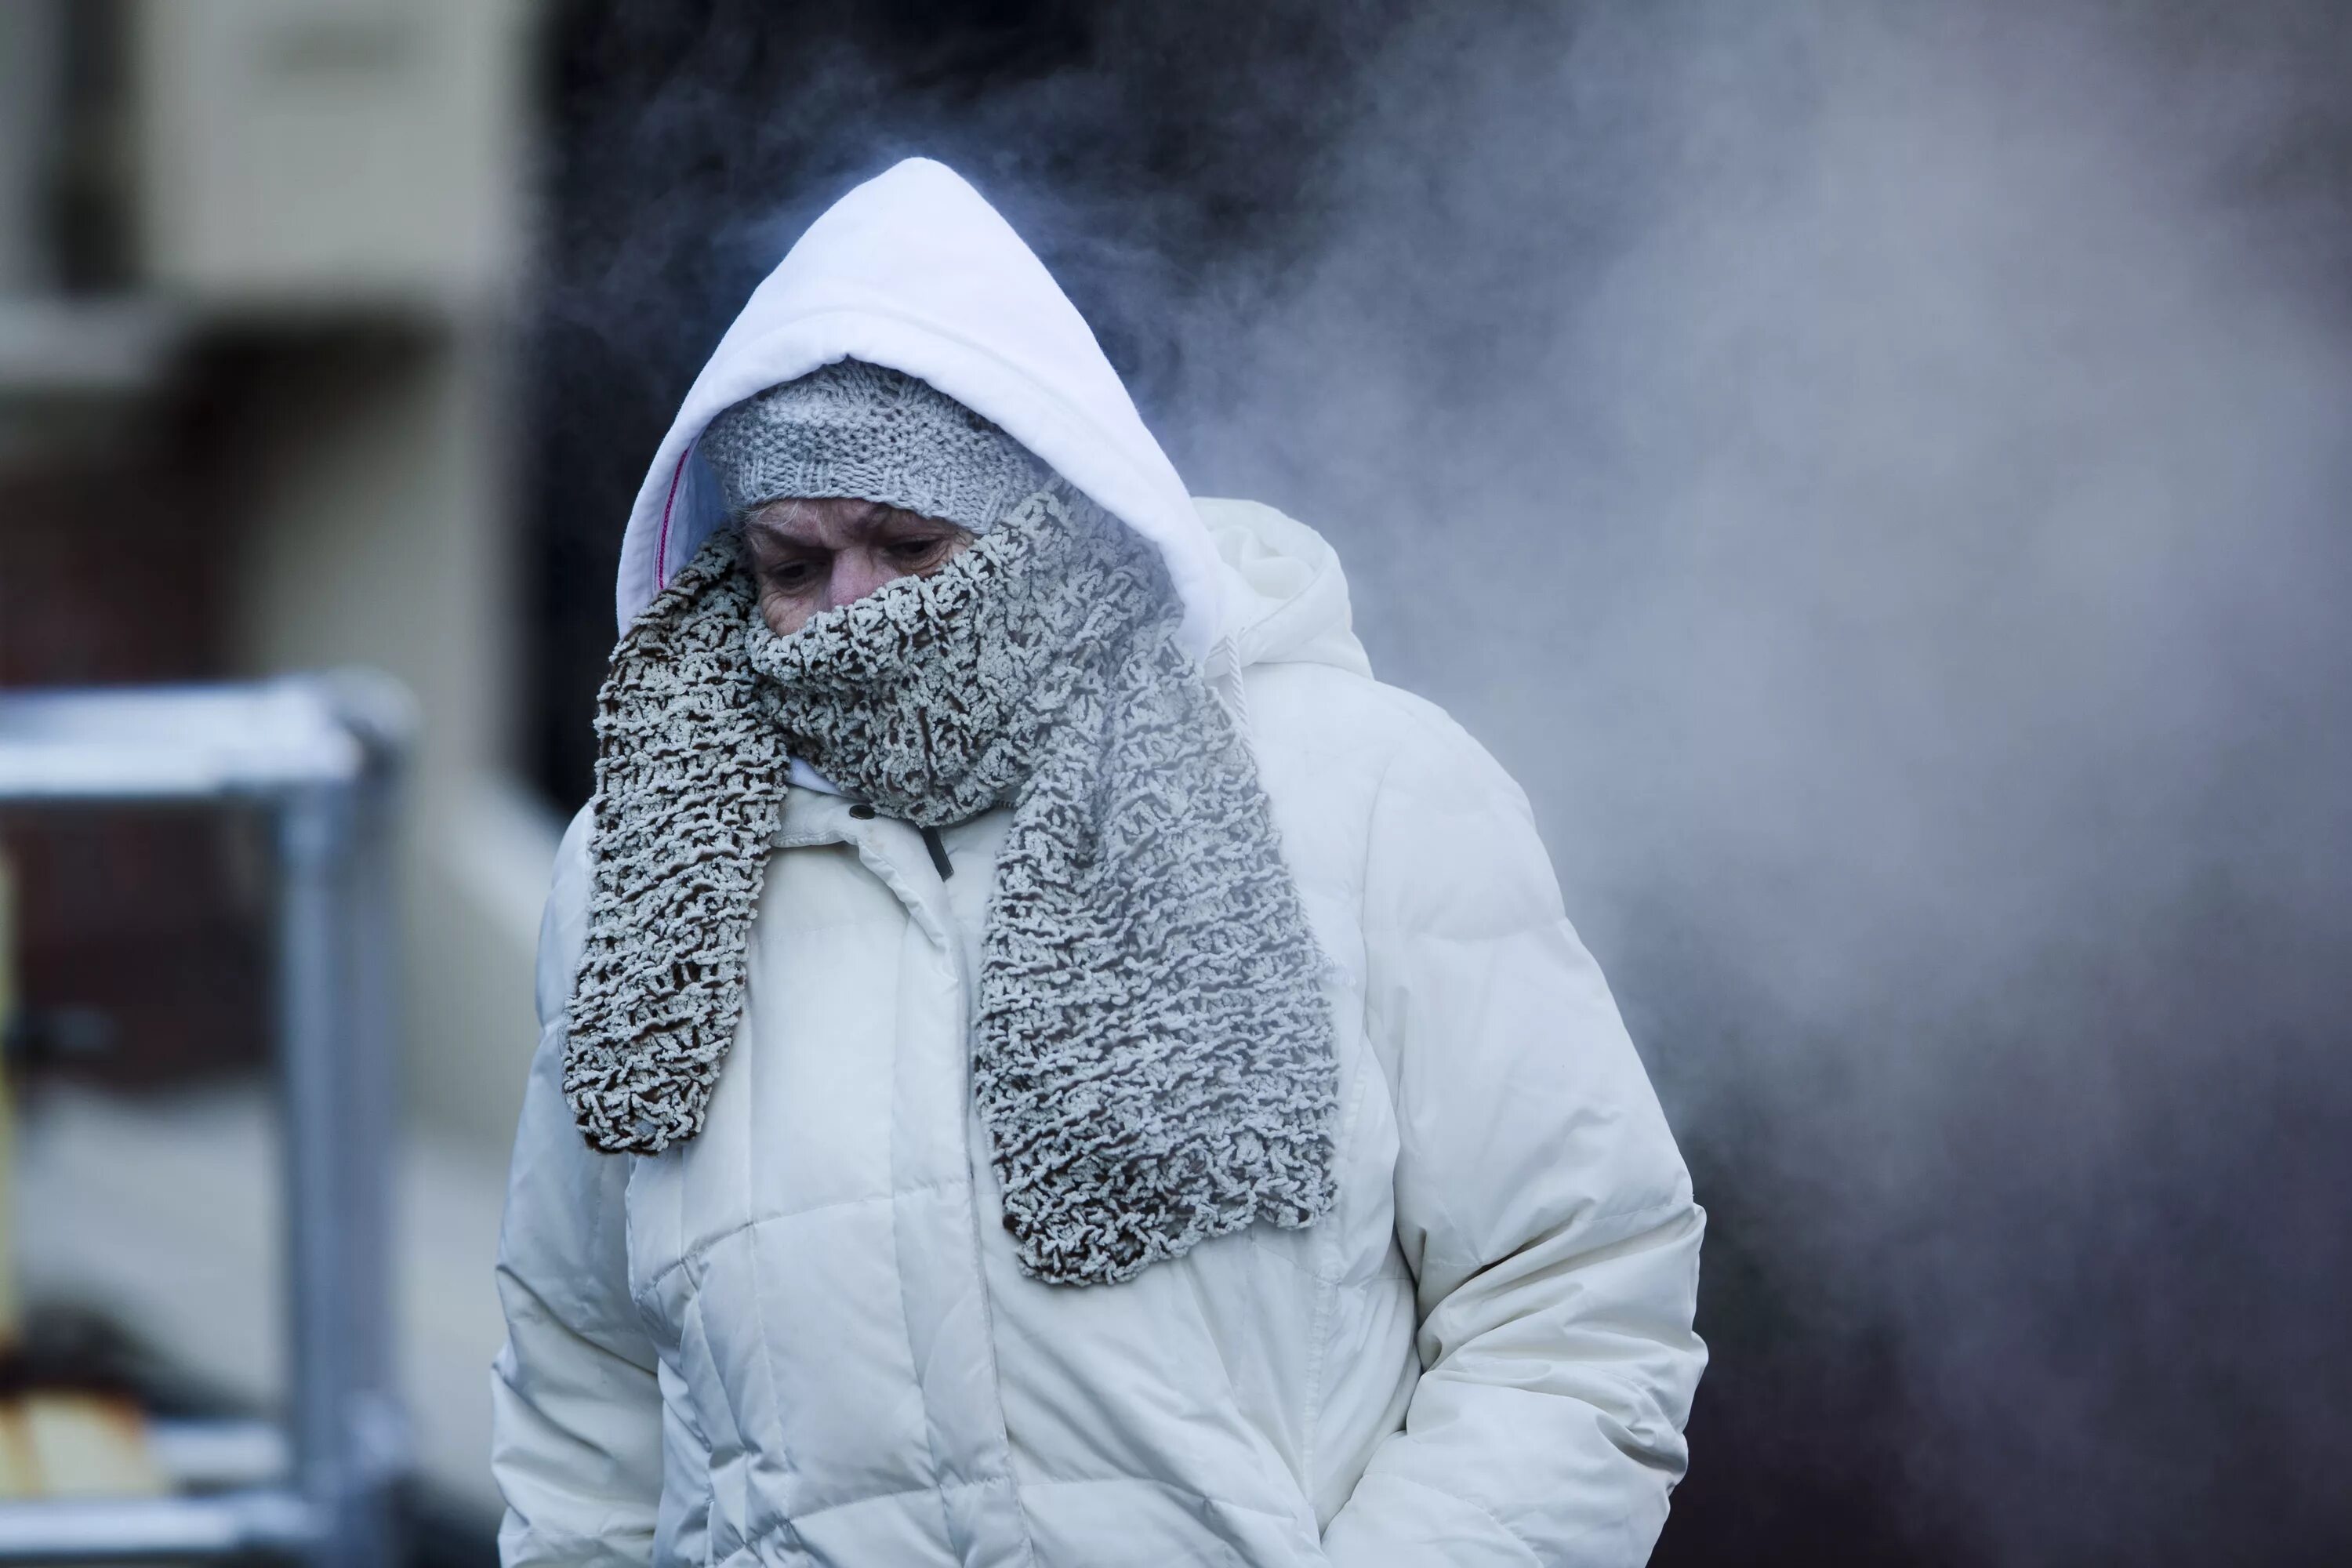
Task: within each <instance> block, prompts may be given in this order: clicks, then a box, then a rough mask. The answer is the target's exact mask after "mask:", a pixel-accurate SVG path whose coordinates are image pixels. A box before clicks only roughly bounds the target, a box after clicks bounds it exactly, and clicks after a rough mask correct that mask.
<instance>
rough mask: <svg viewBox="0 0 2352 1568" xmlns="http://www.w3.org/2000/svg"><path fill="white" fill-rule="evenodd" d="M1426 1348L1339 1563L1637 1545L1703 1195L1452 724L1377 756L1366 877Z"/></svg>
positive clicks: (1686, 1329) (1675, 1379) (1447, 1566)
mask: <svg viewBox="0 0 2352 1568" xmlns="http://www.w3.org/2000/svg"><path fill="white" fill-rule="evenodd" d="M1364 898H1365V909H1366V913H1365V932H1366V942H1367V952H1366V963H1367V969H1368V977H1369V978H1368V993H1367V1007H1368V1013H1369V1016H1368V1020H1367V1022H1368V1026H1369V1028H1370V1035H1371V1038H1372V1041H1373V1044H1374V1046H1375V1048H1376V1049H1377V1050H1378V1052H1379V1054H1380V1055H1381V1058H1382V1061H1383V1066H1384V1067H1385V1068H1387V1070H1388V1072H1389V1074H1390V1077H1391V1082H1392V1084H1393V1087H1394V1089H1395V1094H1396V1104H1397V1116H1398V1121H1399V1132H1400V1152H1399V1156H1398V1162H1397V1168H1396V1186H1395V1191H1396V1214H1397V1239H1398V1242H1399V1244H1400V1245H1401V1247H1402V1249H1403V1253H1404V1257H1405V1259H1406V1261H1407V1262H1408V1264H1409V1265H1410V1266H1411V1268H1412V1273H1413V1278H1414V1280H1415V1285H1416V1294H1417V1310H1418V1312H1419V1318H1420V1332H1419V1337H1418V1342H1417V1343H1418V1349H1419V1351H1420V1356H1421V1363H1422V1367H1423V1372H1422V1376H1421V1378H1420V1381H1419V1382H1418V1384H1416V1385H1415V1387H1414V1390H1413V1393H1412V1401H1411V1404H1410V1405H1408V1407H1407V1410H1406V1415H1405V1424H1404V1427H1403V1429H1402V1431H1399V1432H1397V1433H1395V1434H1393V1435H1391V1436H1390V1437H1388V1438H1387V1439H1386V1440H1385V1441H1383V1443H1382V1444H1381V1446H1380V1447H1378V1448H1377V1449H1376V1450H1374V1452H1373V1455H1372V1458H1371V1460H1370V1464H1369V1466H1368V1467H1367V1468H1366V1470H1365V1473H1364V1476H1363V1478H1362V1479H1361V1480H1360V1482H1359V1483H1358V1485H1357V1488H1356V1489H1355V1492H1354V1493H1353V1495H1352V1496H1351V1497H1350V1498H1349V1501H1348V1502H1347V1504H1346V1505H1345V1506H1344V1507H1343V1508H1342V1509H1341V1510H1339V1513H1338V1515H1337V1516H1335V1517H1334V1518H1333V1520H1332V1521H1331V1523H1330V1526H1329V1528H1328V1531H1327V1532H1326V1536H1325V1542H1324V1544H1325V1547H1326V1550H1327V1551H1328V1554H1329V1556H1330V1559H1331V1561H1332V1562H1333V1563H1335V1564H1337V1565H1339V1568H1409V1565H1410V1568H1423V1565H1426V1568H1438V1565H1439V1564H1444V1568H1490V1565H1491V1568H1504V1565H1510V1568H1528V1565H1530V1564H1544V1565H1546V1568H1551V1565H1555V1564H1576V1565H1579V1568H1583V1565H1586V1564H1591V1565H1594V1568H1599V1565H1601V1564H1612V1565H1616V1564H1623V1565H1631V1564H1637V1563H1643V1562H1645V1561H1647V1559H1648V1557H1649V1554H1650V1551H1651V1548H1652V1547H1653V1546H1654V1544H1655V1542H1656V1540H1657V1535H1658V1531H1659V1530H1660V1529H1661V1528H1662V1527H1663V1526H1664V1522H1665V1517H1666V1498H1667V1494H1668V1492H1669V1491H1670V1490H1672V1489H1673V1487H1674V1485H1675V1481H1676V1480H1678V1479H1680V1478H1681V1476H1682V1473H1683V1468H1684V1463H1685V1448H1684V1444H1683V1437H1682V1428H1683V1424H1684V1422H1685V1419H1686V1417H1687V1416H1688V1415H1689V1410H1690V1402H1691V1395H1692V1393H1693V1390H1694V1389H1695V1387H1696V1384H1697V1382H1698V1377H1699V1373H1700V1371H1701V1370H1702V1369H1703V1368H1704V1366H1705V1365H1706V1348H1705V1346H1704V1345H1702V1344H1701V1342H1699V1339H1698V1337H1697V1336H1696V1334H1695V1333H1693V1331H1692V1329H1691V1320H1692V1312H1693V1309H1694V1306H1695V1304H1696V1294H1697V1287H1698V1251H1699V1237H1700V1234H1701V1231H1702V1229H1703V1227H1704V1224H1705V1217H1706V1216H1705V1215H1704V1213H1703V1212H1702V1211H1701V1210H1700V1208H1699V1207H1698V1205H1697V1204H1696V1203H1695V1202H1694V1201H1693V1198H1692V1195H1691V1187H1690V1178H1689V1175H1688V1173H1686V1172H1685V1169H1684V1165H1683V1161H1682V1157H1681V1155H1680V1153H1679V1152H1677V1151H1676V1149H1675V1142H1674V1138H1673V1135H1672V1134H1671V1133H1670V1132H1668V1131H1667V1129H1666V1123H1665V1119H1664V1115H1663V1114H1662V1113H1661V1111H1660V1110H1659V1107H1658V1101H1657V1097H1656V1095H1655V1094H1654V1092H1653V1090H1652V1089H1651V1087H1650V1082H1649V1079H1648V1077H1647V1076H1646V1075H1645V1074H1644V1072H1643V1068H1642V1064H1641V1061H1640V1059H1639V1058H1637V1057H1636V1056H1635V1054H1634V1051H1633V1043H1632V1041H1631V1040H1630V1039H1629V1038H1628V1037H1627V1036H1626V1033H1625V1029H1624V1026H1623V1025H1622V1022H1621V1021H1620V1020H1619V1017H1618V1014H1617V1008H1616V1005H1615V1003H1614V1002H1613V1001H1612V999H1611V996H1610V994H1609V989H1608V986H1607V984H1606V983H1605V982H1604V981H1603V980H1602V979H1601V972H1600V969H1599V968H1598V966H1596V965H1595V964H1594V963H1593V961H1592V958H1591V954H1590V953H1588V952H1585V950H1584V947H1583V944H1582V943H1581V942H1579V941H1578V940H1577V937H1576V933H1575V932H1574V931H1572V930H1571V929H1570V926H1569V923H1568V921H1567V918H1566V916H1565V915H1564V914H1563V912H1562V910H1561V907H1560V900H1559V888H1558V885H1557V883H1556V882H1555V880H1554V879H1553V876H1552V872H1551V867H1550V863H1549V859H1548V858H1547V857H1546V855H1545V853H1544V849H1543V846H1542V843H1541V841H1540V840H1539V839H1538V837H1537V835H1536V831H1535V826H1534V823H1533V820H1532V816H1531V814H1530V813H1529V811H1528V805H1527V800H1526V797H1525V796H1524V795H1522V794H1521V793H1520V792H1519V790H1518V788H1517V785H1516V784H1513V783H1512V782H1511V780H1510V779H1509V777H1508V776H1507V774H1505V773H1503V771H1502V769H1501V768H1500V767H1499V766H1498V765H1497V764H1496V763H1495V762H1494V760H1493V759H1492V758H1491V757H1489V756H1487V755H1486V752H1484V751H1482V750H1480V749H1479V748H1478V746H1477V745H1476V743H1475V742H1473V741H1471V740H1470V738H1469V737H1468V736H1467V735H1465V734H1464V733H1463V732H1462V731H1460V730H1459V729H1458V728H1457V727H1455V726H1454V724H1453V723H1452V722H1451V721H1445V720H1444V719H1442V718H1440V717H1437V716H1434V715H1432V716H1430V717H1429V718H1428V720H1427V730H1426V731H1425V733H1424V735H1423V737H1422V738H1421V739H1420V740H1419V741H1417V742H1414V743H1412V744H1409V745H1407V746H1406V747H1405V748H1404V749H1403V751H1402V752H1401V753H1400V754H1399V757H1398V760H1397V761H1396V762H1395V763H1391V766H1390V769H1389V773H1388V775H1387V777H1386V778H1385V779H1384V780H1383V782H1382V784H1381V794H1380V799H1379V802H1378V804H1377V805H1376V806H1375V809H1374V817H1373V825H1372V830H1371V835H1370V848H1369V851H1368V854H1367V859H1366V865H1365V880H1364Z"/></svg>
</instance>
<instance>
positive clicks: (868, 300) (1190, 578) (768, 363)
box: [614, 158, 1319, 660]
mask: <svg viewBox="0 0 2352 1568" xmlns="http://www.w3.org/2000/svg"><path fill="white" fill-rule="evenodd" d="M840 359H861V360H865V361H866V362H868V363H874V364H880V365H887V366H888V367H890V368H891V369H893V370H898V371H904V372H905V373H906V374H909V375H914V376H919V377H920V378H922V379H923V380H924V381H926V382H929V384H931V385H932V386H934V387H936V388H938V389H939V390H940V391H941V392H944V393H946V394H947V395H949V396H950V397H952V398H954V399H956V400H957V401H958V402H960V403H961V404H963V405H965V406H966V407H969V408H971V409H973V410H974V411H976V412H978V413H980V414H982V415H984V416H987V417H988V418H990V419H992V420H993V421H995V422H996V424H998V425H999V426H1003V429H1004V430H1005V432H1006V433H1007V434H1009V435H1011V436H1012V437H1013V439H1015V440H1017V441H1019V442H1020V443H1021V444H1022V445H1023V446H1024V447H1028V448H1029V450H1030V451H1032V452H1034V453H1035V454H1036V455H1037V456H1038V457H1039V458H1043V459H1044V460H1045V462H1046V463H1048V464H1050V465H1052V467H1053V468H1054V469H1055V471H1056V472H1058V473H1059V474H1060V475H1061V476H1062V477H1063V478H1064V479H1067V480H1068V481H1069V482H1070V483H1071V484H1073V485H1075V486H1076V487H1077V488H1078V489H1080V490H1083V491H1084V492H1085V493H1086V494H1087V495H1088V496H1089V497H1091V498H1093V500H1095V501H1096V502H1097V504H1099V505H1100V506H1101V507H1102V508H1103V509H1104V510H1106V511H1108V512H1109V513H1110V514H1111V515H1112V516H1114V517H1117V518H1118V519H1119V520H1120V521H1123V522H1125V523H1126V524H1127V525H1128V526H1129V527H1130V528H1132V529H1134V530H1135V531H1137V532H1138V533H1139V534H1141V535H1143V536H1144V537H1145V538H1146V539H1148V540H1150V541H1151V542H1152V543H1153V544H1154V545H1156V546H1158V547H1159V549H1160V553H1161V554H1162V556H1164V557H1165V559H1166V560H1167V563H1168V572H1169V576H1170V577H1171V580H1172V581H1173V582H1174V584H1175V586H1176V591H1177V593H1178V594H1179V595H1181V597H1182V599H1183V601H1184V622H1183V627H1182V632H1181V637H1182V640H1183V643H1184V646H1185V648H1186V650H1187V651H1188V652H1190V653H1191V654H1192V657H1193V658H1196V659H1202V660H1205V659H1206V658H1208V655H1209V652H1210V649H1211V647H1212V646H1213V644H1214V643H1215V642H1216V641H1217V639H1218V636H1219V632H1220V630H1221V629H1222V628H1223V625H1224V613H1225V605H1224V595H1225V592H1226V589H1227V584H1228V582H1229V581H1230V574H1229V573H1228V572H1227V571H1226V570H1225V569H1224V568H1223V567H1222V566H1221V564H1220V562H1219V558H1218V552H1217V550H1216V548H1215V546H1214V545H1213V542H1211V540H1210V537H1209V532H1208V530H1207V528H1206V527H1205V526H1204V525H1203V523H1202V519H1201V517H1200V515H1199V514H1198V513H1197V512H1195V510H1193V507H1192V502H1191V500H1190V498H1189V497H1188V496H1187V495H1186V493H1185V489H1184V483H1183V481H1182V480H1181V479H1178V478H1177V476H1176V469H1175V468H1174V467H1173V466H1172V465H1171V463H1170V462H1169V461H1168V458H1167V455H1166V454H1165V453H1163V452H1162V451H1161V450H1160V445H1159V443H1158V442H1156V441H1154V440H1153V439H1152V438H1151V433H1150V431H1148V430H1146V429H1145V428H1144V426H1143V420H1142V419H1141V417H1140V416H1138V415H1137V413H1136V411H1135V405H1134V403H1133V402H1132V401H1131V400H1130V399H1129V396H1128V395H1127V388H1126V387H1125V386H1124V385H1122V384H1120V382H1119V379H1118V373H1117V372H1116V371H1114V370H1112V369H1111V366H1110V362H1109V361H1108V360H1107V359H1105V358H1104V357H1103V353H1102V350H1101V348H1100V346H1099V345H1097V343H1096V342H1095V336H1094V333H1093V331H1091V330H1089V329H1088V327H1087V323H1086V321H1085V320H1084V319H1083V318H1081V317H1080V316H1079V314H1078V312H1077V309H1076V307H1075V306H1073V305H1072V304H1071V303H1070V301H1069V300H1068V298H1067V297H1066V296H1065V295H1064V294H1063V292H1062V290H1061V289H1060V288H1059V287H1058V286H1057V285H1056V284H1055V282H1054V279H1053V278H1052V276H1051V275H1050V274H1048V273H1047V272H1046V270H1045V264H1044V263H1042V262H1040V261H1039V260H1038V259H1037V258H1036V256H1035V255H1034V253H1033V252H1032V251H1031V250H1030V249H1029V247H1027V246H1026V245H1024V244H1023V243H1022V241H1021V237H1020V236H1018V235H1016V234H1014V233H1013V229H1012V226H1010V225H1008V224H1007V223H1006V222H1005V221H1004V219H1003V217H1001V216H998V215H997V212H996V210H995V209H994V208H993V207H992V206H990V205H988V203H987V202H986V201H984V200H982V197H981V195H980V193H979V192H977V191H975V190H973V189H972V188H971V185H969V184H965V183H964V181H963V180H962V179H961V177H960V176H958V175H957V174H955V173H954V172H953V171H951V170H950V169H949V168H947V167H946V166H945V165H944V164H940V163H933V162H931V161H930V160H929V159H928V158H910V159H908V160H907V161H906V162H904V163H899V164H898V165H897V166H896V167H894V168H892V169H890V170H889V171H887V173H885V174H880V175H877V177H876V178H874V179H871V180H868V181H867V182H866V184H862V185H860V186H858V187H857V188H856V190H853V191H851V192H850V193H849V194H848V195H845V196H844V197H842V198H841V200H839V201H838V202H835V204H834V205H832V206H831V207H830V208H828V209H827V210H826V211H825V213H824V216H821V217H819V218H818V219H817V220H816V221H815V222H814V224H811V225H810V226H809V228H808V232H807V233H805V234H803V236H801V238H800V241H799V243H797V244H795V245H794V246H793V247H792V249H791V251H790V252H788V253H787V254H786V255H785V257H784V258H783V260H782V261H781V262H779V263H778V264H777V266H776V269H775V270H774V271H773V272H772V273H770V274H769V275H768V278H767V279H766V281H764V282H762V283H761V285H760V286H759V288H758V289H754V290H753V291H752V294H751V300H750V301H749V302H748V303H746V304H745V305H744V307H743V310H742V313H741V314H740V315H739V316H737V317H736V318H735V322H734V325H732V326H730V328H728V330H727V334H726V336H724V337H723V338H721V339H720V340H719V347H718V348H717V349H716V350H715V351H714V352H713V353H712V354H711V356H710V360H709V363H707V364H705V365H704V366H703V367H702V373H701V374H699V375H698V376H697V377H695V381H694V384H693V386H692V387H691V388H690V389H688V392H687V395H686V401H685V403H684V405H681V406H680V407H679V409H678V412H677V419H676V420H675V421H674V422H673V423H672V424H671V426H670V429H669V434H668V435H667V437H664V438H663V440H662V444H661V446H660V447H659V448H658V449H657V450H656V453H655V456H654V461H653V466H652V467H651V468H649V469H648V470H647V471H646V479H645V483H644V484H643V485H642V486H641V487H640V488H639V489H638V491H637V499H636V503H635V506H634V507H633V508H632V509H631V510H630V513H629V526H628V531H627V532H626V533H625V535H624V536H623V538H622V542H621V567H620V580H619V584H618V586H617V589H616V593H615V606H614V607H615V609H616V610H617V612H618V615H619V620H620V626H621V629H622V630H623V631H626V630H627V629H628V626H629V625H630V623H631V622H632V621H633V620H635V617H636V615H637V612H638V611H640V610H642V609H644V608H645V606H646V605H647V604H649V603H651V602H652V600H653V597H654V595H656V594H657V593H659V592H660V591H661V588H662V585H663V584H665V583H667V581H668V580H669V578H670V577H671V576H672V575H673V574H676V573H677V571H678V570H679V569H680V568H682V567H683V566H684V565H685V564H686V563H687V562H688V561H689V560H691V559H692V558H693V556H694V552H695V551H696V550H697V549H698V547H699V546H700V545H701V543H702V542H703V540H704V539H706V538H708V537H709V534H710V533H711V531H713V530H714V529H716V528H717V527H718V526H719V524H720V523H721V522H722V521H723V520H724V516H725V510H724V508H723V506H722V505H721V503H720V501H719V486H718V483H717V481H716V479H715V478H714V476H713V475H712V474H711V472H710V470H709V467H708V466H707V465H706V464H705V463H703V462H702V461H701V460H700V459H699V458H698V456H697V455H696V451H695V447H696V443H697V442H698V440H699V439H700V438H701V436H702V433H703V430H704V429H705V427H707V426H709V423H710V421H711V420H712V419H713V418H714V417H716V416H718V415H719V413H720V411H722V410H724V409H726V408H728V407H730V406H731V405H734V404H736V403H739V402H740V401H741V400H742V399H744V398H746V397H749V396H751V395H752V394H754V393H756V392H761V391H763V390H764V389H766V388H768V387H771V386H773V385H775V384H778V383H780V382H786V381H791V380H793V379H795V378H796V377H799V376H803V375H806V374H808V373H809V372H811V371H813V370H815V369H816V368H817V367H818V366H820V365H824V364H829V363H833V362H834V361H835V360H840ZM1294 526H1296V525H1294ZM1318 543H1319V541H1318Z"/></svg>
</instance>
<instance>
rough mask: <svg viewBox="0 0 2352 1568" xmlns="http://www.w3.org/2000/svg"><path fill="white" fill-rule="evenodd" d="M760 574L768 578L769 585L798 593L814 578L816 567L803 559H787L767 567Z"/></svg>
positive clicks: (787, 591)
mask: <svg viewBox="0 0 2352 1568" xmlns="http://www.w3.org/2000/svg"><path fill="white" fill-rule="evenodd" d="M761 576H763V577H765V578H766V579H767V580H768V585H769V586H770V587H772V588H782V590H784V591H785V592H786V593H798V592H799V591H800V590H801V589H803V588H805V587H807V586H808V585H809V584H811V583H812V582H814V580H815V578H816V569H815V568H814V567H813V566H811V565H810V564H809V563H807V562H805V561H787V562H783V563H779V564H777V565H773V566H771V567H769V568H768V569H767V570H766V571H765V572H762V573H761Z"/></svg>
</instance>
